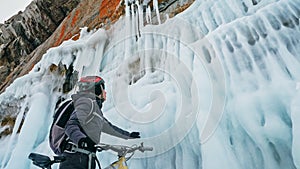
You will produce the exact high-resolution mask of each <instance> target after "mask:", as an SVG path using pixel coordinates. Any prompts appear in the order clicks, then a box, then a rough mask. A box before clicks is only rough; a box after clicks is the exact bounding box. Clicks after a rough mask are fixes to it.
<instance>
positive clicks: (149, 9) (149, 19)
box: [146, 6, 152, 24]
mask: <svg viewBox="0 0 300 169" xmlns="http://www.w3.org/2000/svg"><path fill="white" fill-rule="evenodd" d="M146 20H147V23H150V24H152V19H151V8H150V6H148V7H147V12H146Z"/></svg>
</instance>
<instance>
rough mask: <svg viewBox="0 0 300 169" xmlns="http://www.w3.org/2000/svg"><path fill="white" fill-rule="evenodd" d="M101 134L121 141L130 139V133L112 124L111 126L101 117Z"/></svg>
mask: <svg viewBox="0 0 300 169" xmlns="http://www.w3.org/2000/svg"><path fill="white" fill-rule="evenodd" d="M103 132H104V133H107V134H110V135H112V136H116V137H120V138H123V139H129V138H130V132H128V131H125V130H123V129H121V128H119V127H117V126H115V125H113V124H111V123H110V122H109V121H108V120H107V119H106V118H104V117H103Z"/></svg>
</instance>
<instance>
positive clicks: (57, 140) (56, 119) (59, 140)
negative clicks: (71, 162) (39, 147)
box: [49, 100, 75, 155]
mask: <svg viewBox="0 0 300 169" xmlns="http://www.w3.org/2000/svg"><path fill="white" fill-rule="evenodd" d="M74 110H75V108H74V105H73V101H72V100H66V101H64V102H63V103H61V106H59V107H58V108H57V109H56V110H55V113H54V116H53V122H52V125H51V128H50V133H49V144H50V147H51V149H52V151H53V152H54V153H55V154H57V155H61V154H62V153H63V151H64V146H65V145H66V143H67V135H66V134H65V127H66V124H67V122H68V120H69V118H70V116H71V114H72V113H73V112H74Z"/></svg>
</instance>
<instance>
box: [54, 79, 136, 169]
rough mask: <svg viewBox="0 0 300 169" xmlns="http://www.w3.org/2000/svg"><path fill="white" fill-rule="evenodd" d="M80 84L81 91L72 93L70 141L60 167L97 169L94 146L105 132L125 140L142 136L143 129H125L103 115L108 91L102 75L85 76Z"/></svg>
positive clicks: (68, 127) (68, 128) (69, 127)
mask: <svg viewBox="0 0 300 169" xmlns="http://www.w3.org/2000/svg"><path fill="white" fill-rule="evenodd" d="M78 87H79V92H78V93H76V94H74V95H72V100H73V103H74V107H75V111H74V112H73V113H72V115H71V117H70V119H69V120H68V122H67V124H66V127H65V133H66V135H67V136H68V138H69V141H68V143H67V145H66V146H65V147H66V148H65V149H66V150H65V152H64V154H63V155H64V156H65V157H66V161H65V162H63V163H61V164H60V167H59V168H60V169H81V168H82V169H87V168H92V169H94V168H95V163H96V162H95V159H96V158H95V152H96V148H95V147H94V146H95V145H96V144H97V143H99V142H100V135H101V132H105V133H107V134H110V135H113V136H116V137H120V138H123V139H134V138H140V133H139V132H131V133H130V132H128V131H125V130H122V129H120V128H119V127H117V126H114V125H113V124H111V123H110V122H109V121H108V120H107V119H106V118H105V117H104V116H103V114H102V111H101V108H102V103H103V102H104V101H105V100H106V91H105V86H104V80H103V79H102V78H101V77H98V76H87V77H83V78H81V79H80V81H79V82H78ZM74 146H75V147H76V149H74ZM91 155H92V156H91Z"/></svg>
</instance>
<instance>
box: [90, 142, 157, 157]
mask: <svg viewBox="0 0 300 169" xmlns="http://www.w3.org/2000/svg"><path fill="white" fill-rule="evenodd" d="M95 147H96V148H97V150H98V151H103V150H112V151H114V152H117V153H118V155H119V156H125V155H126V154H128V153H133V152H135V151H136V150H139V151H140V152H145V151H152V150H153V147H144V144H143V143H141V145H140V146H137V145H134V146H132V147H129V146H123V145H109V144H103V143H101V144H97V145H96V146H95Z"/></svg>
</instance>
